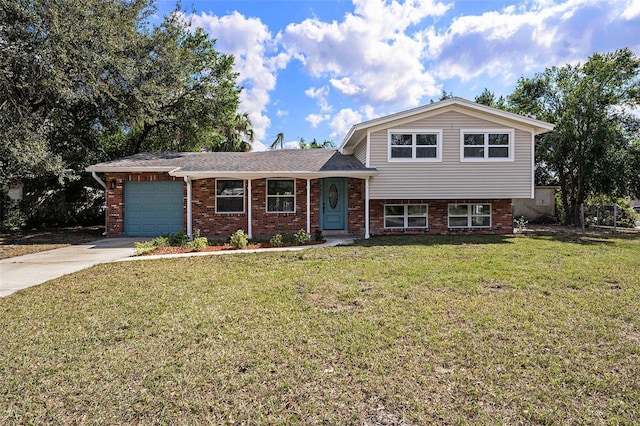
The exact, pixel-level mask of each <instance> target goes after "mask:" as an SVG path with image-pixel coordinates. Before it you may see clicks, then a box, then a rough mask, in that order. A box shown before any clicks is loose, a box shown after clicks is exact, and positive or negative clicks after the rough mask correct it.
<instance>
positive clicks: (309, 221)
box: [307, 179, 311, 234]
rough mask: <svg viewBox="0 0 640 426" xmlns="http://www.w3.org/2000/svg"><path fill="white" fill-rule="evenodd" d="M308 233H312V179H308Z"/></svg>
mask: <svg viewBox="0 0 640 426" xmlns="http://www.w3.org/2000/svg"><path fill="white" fill-rule="evenodd" d="M307 234H311V179H307Z"/></svg>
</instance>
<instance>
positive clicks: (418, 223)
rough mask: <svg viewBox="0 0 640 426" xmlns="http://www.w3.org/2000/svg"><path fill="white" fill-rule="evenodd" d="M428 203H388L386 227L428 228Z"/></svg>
mask: <svg viewBox="0 0 640 426" xmlns="http://www.w3.org/2000/svg"><path fill="white" fill-rule="evenodd" d="M428 210H429V209H428V207H427V205H426V204H386V205H385V206H384V227H385V228H426V227H427V226H428V225H429V221H428Z"/></svg>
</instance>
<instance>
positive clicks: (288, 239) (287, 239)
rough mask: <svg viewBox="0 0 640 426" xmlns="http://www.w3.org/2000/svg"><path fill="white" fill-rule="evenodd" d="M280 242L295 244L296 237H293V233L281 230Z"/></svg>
mask: <svg viewBox="0 0 640 426" xmlns="http://www.w3.org/2000/svg"><path fill="white" fill-rule="evenodd" d="M282 242H283V243H284V244H295V242H296V237H295V235H293V234H292V233H290V232H283V233H282Z"/></svg>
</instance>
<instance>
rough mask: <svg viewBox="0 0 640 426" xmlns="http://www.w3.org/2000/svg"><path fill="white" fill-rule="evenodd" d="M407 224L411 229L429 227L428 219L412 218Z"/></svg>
mask: <svg viewBox="0 0 640 426" xmlns="http://www.w3.org/2000/svg"><path fill="white" fill-rule="evenodd" d="M407 222H408V223H407V226H408V227H410V228H425V227H426V226H427V218H426V217H410V218H408V219H407Z"/></svg>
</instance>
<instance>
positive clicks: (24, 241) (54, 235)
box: [0, 226, 104, 259]
mask: <svg viewBox="0 0 640 426" xmlns="http://www.w3.org/2000/svg"><path fill="white" fill-rule="evenodd" d="M102 230H104V227H99V226H92V227H72V228H59V229H47V230H39V231H19V232H8V233H0V259H8V258H10V257H16V256H23V255H25V254H32V253H38V252H41V251H46V250H53V249H57V248H61V247H66V246H69V245H72V244H82V243H86V242H89V241H95V240H98V239H100V238H102Z"/></svg>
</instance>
